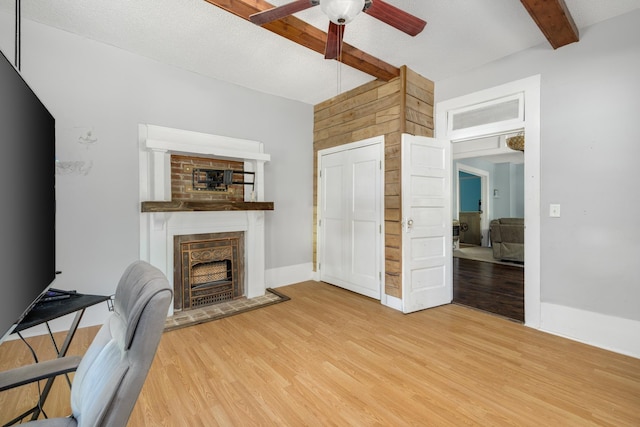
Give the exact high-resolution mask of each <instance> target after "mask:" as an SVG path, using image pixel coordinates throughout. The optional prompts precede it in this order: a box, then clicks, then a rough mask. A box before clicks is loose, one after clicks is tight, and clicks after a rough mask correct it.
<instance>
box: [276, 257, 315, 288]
mask: <svg viewBox="0 0 640 427" xmlns="http://www.w3.org/2000/svg"><path fill="white" fill-rule="evenodd" d="M313 276H314V273H313V263H312V262H306V263H303V264H296V265H288V266H286V267H278V268H270V269H268V270H267V271H265V281H266V283H267V287H269V288H279V287H281V286H287V285H292V284H294V283H300V282H306V281H308V280H314V278H313Z"/></svg>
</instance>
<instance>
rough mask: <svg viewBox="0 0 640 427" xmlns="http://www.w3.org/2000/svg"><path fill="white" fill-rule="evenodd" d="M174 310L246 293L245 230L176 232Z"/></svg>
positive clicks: (186, 308) (209, 303) (228, 298)
mask: <svg viewBox="0 0 640 427" xmlns="http://www.w3.org/2000/svg"><path fill="white" fill-rule="evenodd" d="M173 247H174V263H173V264H174V266H175V273H174V278H173V284H174V285H173V287H174V296H175V297H174V304H173V307H174V310H176V311H178V310H189V309H192V308H198V307H202V306H207V305H212V304H217V303H220V302H224V301H230V300H233V299H236V298H240V297H242V296H243V295H244V289H243V288H244V286H243V284H244V233H241V232H236V233H207V234H195V235H180V236H174V244H173Z"/></svg>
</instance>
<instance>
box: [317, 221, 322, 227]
mask: <svg viewBox="0 0 640 427" xmlns="http://www.w3.org/2000/svg"><path fill="white" fill-rule="evenodd" d="M318 227H322V220H321V219H319V220H318Z"/></svg>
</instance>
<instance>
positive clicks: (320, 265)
mask: <svg viewBox="0 0 640 427" xmlns="http://www.w3.org/2000/svg"><path fill="white" fill-rule="evenodd" d="M320 269H322V263H320V262H319V263H318V270H320Z"/></svg>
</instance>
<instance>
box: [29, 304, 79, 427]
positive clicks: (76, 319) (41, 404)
mask: <svg viewBox="0 0 640 427" xmlns="http://www.w3.org/2000/svg"><path fill="white" fill-rule="evenodd" d="M84 310H85V309H84V308H83V309H82V310H79V311H78V312H76V316H75V317H74V318H73V322H72V323H71V327H70V328H69V332H67V336H66V337H65V339H64V342H63V343H62V347H60V351H59V352H58V358H60V357H64V356H66V354H67V351H68V350H69V344H71V340H72V339H73V337H74V335H75V334H76V331H77V330H78V325H80V320H82V316H83V315H84ZM49 333H51V331H50V332H49ZM51 339H53V335H51ZM54 347H55V341H54ZM55 379H56V377H51V378H49V379H48V380H47V383H46V384H45V385H44V388H43V389H42V394H41V395H40V400H39V401H38V406H37V407H35V408H34V409H33V415H32V416H31V421H35V420H37V419H38V417H39V416H40V408H42V407H44V402H45V401H46V400H47V396H49V392H50V391H51V387H52V386H53V381H54V380H55ZM67 381H68V379H67Z"/></svg>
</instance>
